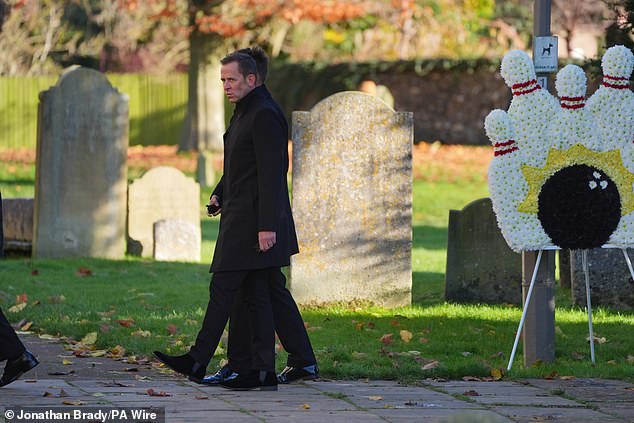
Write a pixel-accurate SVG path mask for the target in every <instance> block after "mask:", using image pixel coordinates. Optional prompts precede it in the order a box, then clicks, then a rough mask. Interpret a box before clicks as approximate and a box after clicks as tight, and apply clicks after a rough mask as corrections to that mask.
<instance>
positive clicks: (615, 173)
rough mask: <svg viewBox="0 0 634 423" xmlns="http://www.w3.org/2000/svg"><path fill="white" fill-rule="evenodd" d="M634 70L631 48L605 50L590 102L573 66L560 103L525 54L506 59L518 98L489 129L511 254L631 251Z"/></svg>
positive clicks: (560, 85)
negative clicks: (542, 84) (538, 78)
mask: <svg viewBox="0 0 634 423" xmlns="http://www.w3.org/2000/svg"><path fill="white" fill-rule="evenodd" d="M633 67H634V56H633V55H632V52H631V51H630V50H629V49H627V48H626V47H623V46H615V47H611V48H610V49H608V50H607V51H606V53H605V55H604V56H603V58H602V69H603V82H602V84H601V86H600V88H599V89H598V90H597V91H596V92H595V93H594V94H593V95H592V96H591V97H590V98H589V99H588V100H587V101H586V75H585V73H584V71H583V70H582V69H581V68H580V67H578V66H576V65H567V66H565V67H563V68H562V69H561V70H560V71H559V72H558V73H557V77H556V82H555V88H556V91H557V95H558V97H559V98H558V100H559V101H557V99H556V98H555V97H554V96H552V95H551V94H549V93H548V92H547V91H546V90H543V89H541V88H540V87H539V85H537V81H536V76H535V70H534V67H533V63H532V61H531V59H530V58H529V56H528V55H527V54H526V53H524V52H522V51H519V50H514V51H511V52H509V53H507V54H506V56H505V57H504V59H503V60H502V66H501V73H502V77H503V78H504V80H505V82H506V84H507V85H508V86H509V87H510V88H511V90H512V92H513V99H512V100H511V105H510V106H509V109H508V112H505V111H503V110H499V109H497V110H493V111H492V112H491V113H489V115H488V116H487V117H486V119H485V130H486V133H487V136H488V137H489V139H490V140H491V142H492V144H493V148H494V157H493V159H492V161H491V164H490V166H489V176H488V177H489V191H490V194H491V200H492V202H493V209H494V211H495V214H496V218H497V221H498V225H499V227H500V229H501V231H502V234H503V236H504V238H505V240H506V242H507V243H508V244H509V246H510V247H511V248H512V249H513V250H515V251H518V252H519V251H534V250H542V249H546V248H549V247H550V248H551V247H560V248H569V249H590V248H597V247H601V246H604V245H612V246H615V247H619V248H626V247H631V246H634V192H633V189H634V173H633V172H634V93H633V92H632V90H631V89H630V83H629V81H630V76H631V74H632V69H633Z"/></svg>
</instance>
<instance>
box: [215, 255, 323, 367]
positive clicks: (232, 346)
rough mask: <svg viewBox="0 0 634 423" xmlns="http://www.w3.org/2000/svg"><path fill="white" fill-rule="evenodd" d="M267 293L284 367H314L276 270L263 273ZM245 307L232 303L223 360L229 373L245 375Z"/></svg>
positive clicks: (296, 311) (293, 305)
mask: <svg viewBox="0 0 634 423" xmlns="http://www.w3.org/2000/svg"><path fill="white" fill-rule="evenodd" d="M267 282H268V291H269V296H270V298H271V305H272V307H273V318H274V321H275V331H276V332H277V336H278V337H279V339H280V342H281V343H282V346H283V347H284V349H285V350H286V352H288V359H287V362H286V364H287V365H288V366H293V367H304V366H310V365H311V364H315V363H316V361H317V360H316V359H315V354H314V352H313V347H312V346H311V344H310V339H309V338H308V333H307V332H306V327H305V326H304V321H303V320H302V316H301V314H300V313H299V309H298V308H297V304H296V303H295V300H294V299H293V296H292V295H291V293H290V292H289V290H288V289H287V288H286V277H285V276H284V273H282V271H281V270H280V268H279V267H274V268H270V269H267ZM246 308H247V304H246V303H245V302H244V301H241V298H238V300H237V301H236V302H235V303H234V305H233V308H232V310H231V319H230V320H229V342H228V345H227V357H228V358H229V366H230V367H231V369H232V370H234V371H237V372H238V373H240V372H246V371H248V370H250V368H251V365H252V363H251V349H250V338H251V336H250V333H251V331H250V325H249V320H248V319H247V315H246V312H245V310H246Z"/></svg>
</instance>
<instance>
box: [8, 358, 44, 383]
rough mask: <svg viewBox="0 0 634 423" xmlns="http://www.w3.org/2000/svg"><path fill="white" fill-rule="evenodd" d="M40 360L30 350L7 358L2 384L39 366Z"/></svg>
mask: <svg viewBox="0 0 634 423" xmlns="http://www.w3.org/2000/svg"><path fill="white" fill-rule="evenodd" d="M38 364H39V361H37V359H36V358H35V356H34V355H33V354H31V353H30V352H29V351H24V352H23V353H22V354H20V355H19V356H18V357H16V358H14V359H9V360H7V364H6V365H5V367H4V374H3V375H2V379H0V386H5V385H8V384H10V383H11V382H14V381H16V380H17V379H18V378H19V377H20V376H22V375H23V374H24V373H26V372H28V371H29V370H31V369H32V368H33V367H35V366H37V365H38Z"/></svg>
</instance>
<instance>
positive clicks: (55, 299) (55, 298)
mask: <svg viewBox="0 0 634 423" xmlns="http://www.w3.org/2000/svg"><path fill="white" fill-rule="evenodd" d="M46 300H47V301H48V302H49V303H51V304H60V303H63V302H64V301H66V297H64V296H63V295H51V296H50V297H47V298H46Z"/></svg>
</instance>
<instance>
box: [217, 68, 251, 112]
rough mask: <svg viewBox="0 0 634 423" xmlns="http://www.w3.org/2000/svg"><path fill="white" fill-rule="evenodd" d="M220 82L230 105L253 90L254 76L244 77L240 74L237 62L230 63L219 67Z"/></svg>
mask: <svg viewBox="0 0 634 423" xmlns="http://www.w3.org/2000/svg"><path fill="white" fill-rule="evenodd" d="M220 80H221V81H222V86H223V88H224V90H225V94H226V95H227V98H228V99H229V101H230V102H231V103H237V102H238V101H240V100H242V99H243V98H244V97H245V96H246V95H247V94H249V93H250V92H251V91H252V90H253V88H255V75H254V74H249V75H247V76H246V77H245V76H244V75H242V74H241V73H240V70H239V68H238V62H230V63H227V64H226V65H222V66H221V67H220Z"/></svg>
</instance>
